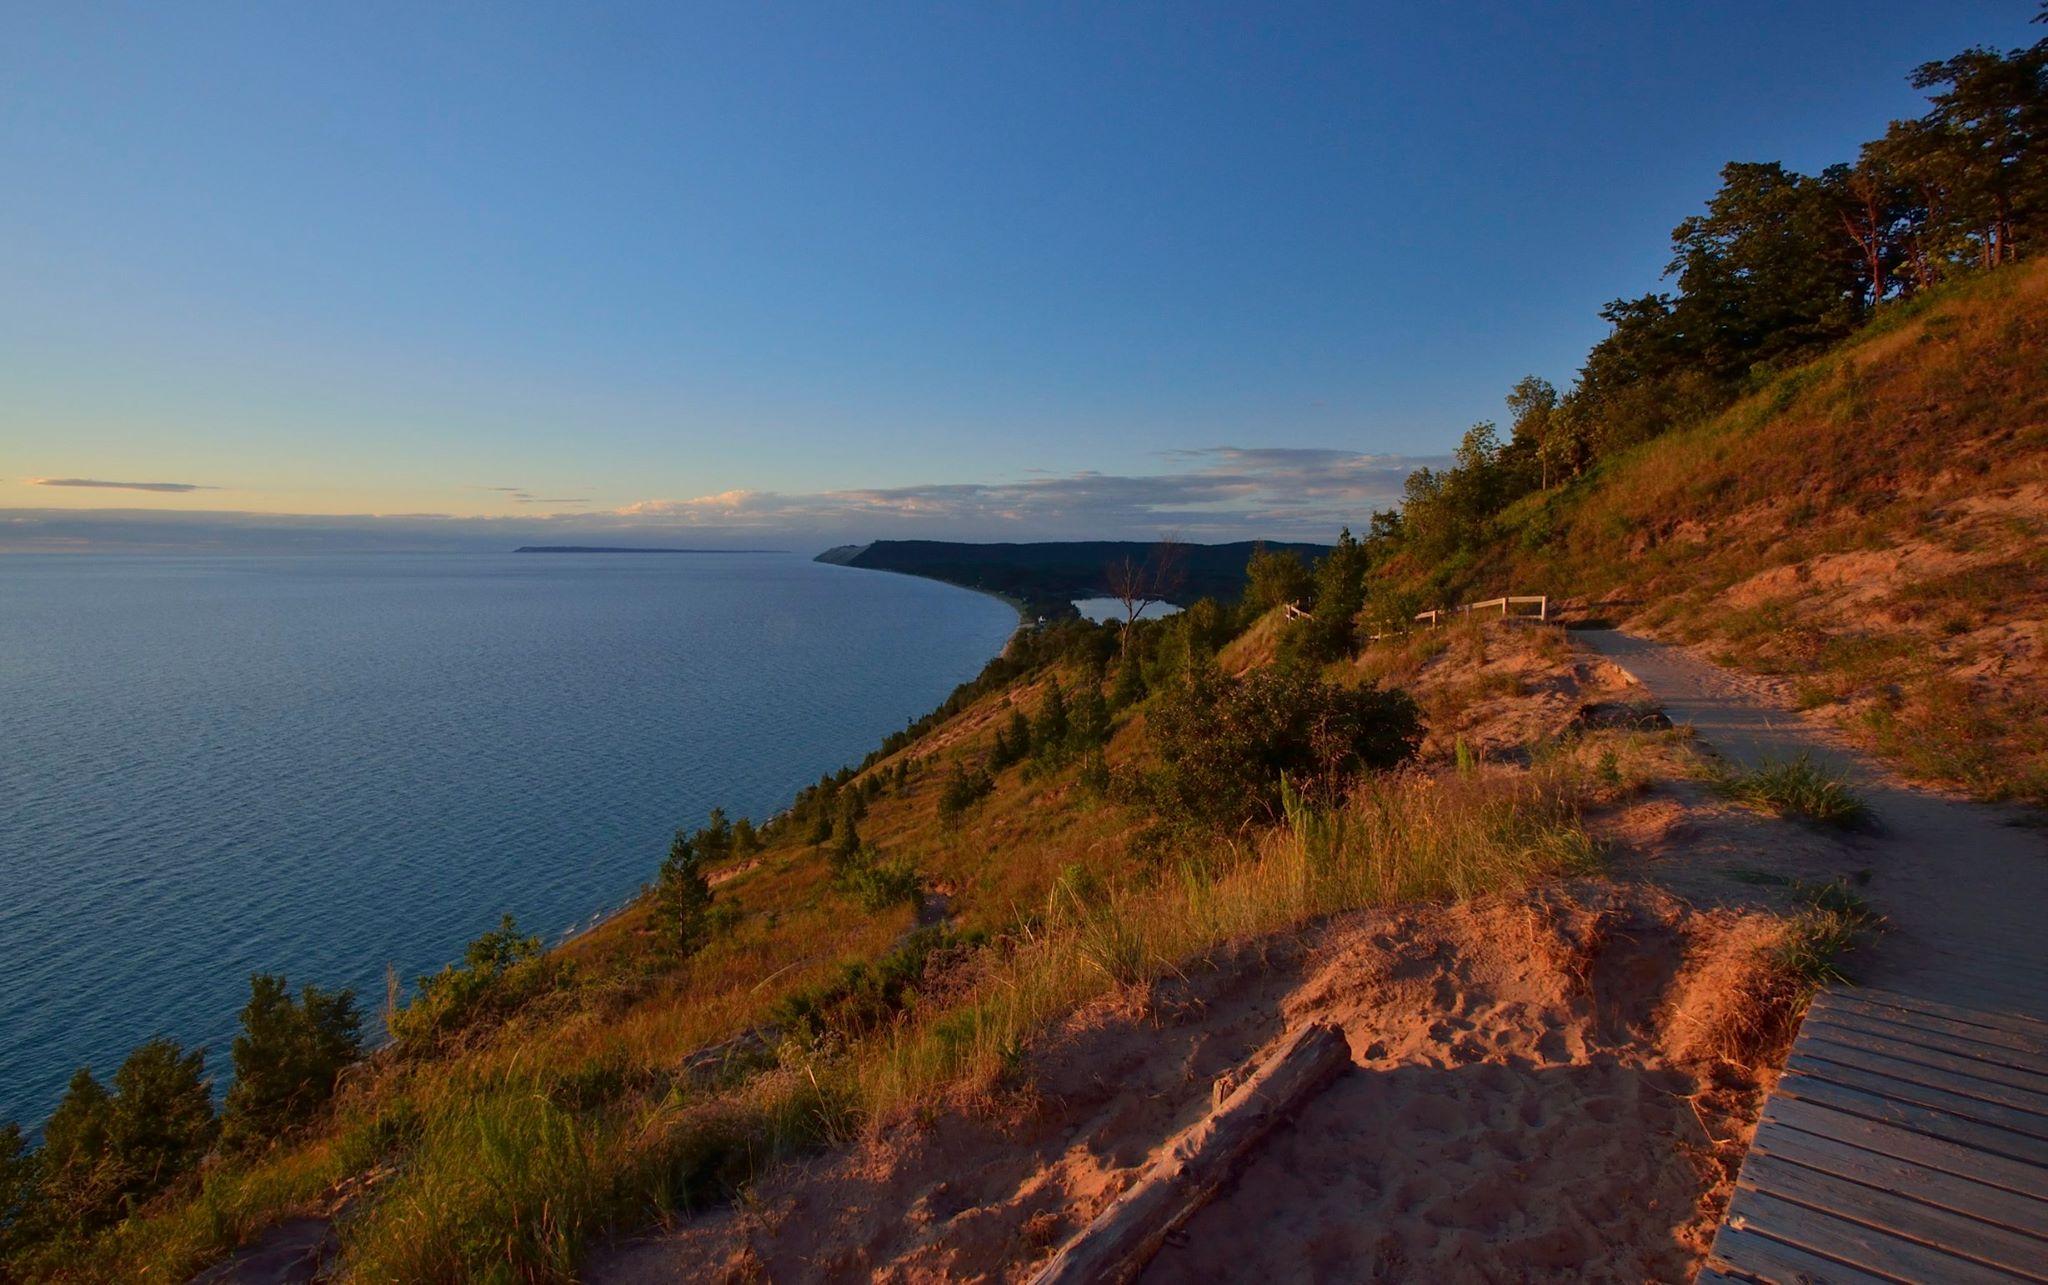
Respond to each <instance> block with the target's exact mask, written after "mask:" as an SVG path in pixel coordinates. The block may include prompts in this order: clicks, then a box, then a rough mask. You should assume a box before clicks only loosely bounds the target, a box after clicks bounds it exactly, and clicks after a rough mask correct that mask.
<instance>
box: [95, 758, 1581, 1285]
mask: <svg viewBox="0 0 2048 1285" xmlns="http://www.w3.org/2000/svg"><path fill="white" fill-rule="evenodd" d="M1592 753H1593V751H1592V749H1590V748H1588V749H1587V750H1585V751H1584V752H1574V751H1565V752H1560V753H1555V754H1551V755H1547V756H1545V757H1544V758H1543V759H1542V760H1540V761H1539V762H1538V763H1537V764H1536V765H1535V766H1534V767H1533V768H1532V769H1530V770H1529V771H1518V770H1514V769H1509V768H1503V767H1494V766H1489V765H1485V764H1478V765H1475V767H1474V769H1473V770H1472V771H1471V772H1470V773H1468V774H1462V775H1453V776H1444V777H1432V776H1428V775H1424V774H1421V773H1401V774H1395V775H1390V776H1385V777H1381V778H1377V779H1374V780H1371V781H1369V782H1367V783H1365V784H1363V785H1362V786H1360V788H1359V789H1358V790H1357V791H1356V793H1355V794H1354V795H1353V796H1352V797H1351V798H1350V799H1349V800H1348V801H1347V802H1346V803H1345V804H1344V805H1342V806H1339V807H1335V808H1327V809H1318V808H1314V807H1310V806H1308V805H1307V804H1305V803H1304V802H1303V801H1302V800H1301V799H1299V798H1297V797H1294V796H1293V795H1292V794H1291V793H1290V794H1289V796H1288V799H1287V805H1286V808H1285V815H1286V821H1285V824H1283V825H1281V826H1278V827H1275V828H1273V829H1272V830H1270V831H1267V832H1264V833H1261V834H1256V835H1252V836H1249V837H1243V838H1240V839H1237V840H1235V841H1227V842H1218V843H1215V844H1213V845H1209V846H1207V847H1205V848H1203V849H1201V850H1198V851H1192V852H1187V853H1184V854H1182V856H1181V858H1180V859H1179V861H1178V865H1177V866H1176V865H1175V864H1173V862H1171V861H1168V862H1167V864H1166V866H1165V867H1164V877H1160V874H1161V872H1160V871H1158V870H1155V871H1153V872H1152V873H1151V874H1149V875H1144V874H1137V873H1133V874H1132V875H1131V877H1129V878H1128V879H1126V880H1125V881H1122V882H1113V881H1107V880H1104V879H1101V878H1098V877H1095V876H1093V875H1091V874H1089V873H1088V872H1087V871H1085V870H1083V869H1078V868H1070V869H1069V870H1068V871H1067V872H1066V873H1064V874H1062V875H1061V876H1060V877H1059V878H1058V879H1056V880H1055V881H1053V885H1052V888H1051V891H1050V892H1049V893H1048V894H1046V896H1045V900H1044V901H1043V903H1042V904H1041V905H1039V906H1037V907H1036V908H1034V909H1032V910H1031V911H1030V913H1027V914H1024V915H1022V916H1020V917H1019V919H1018V921H1017V923H1016V925H1015V926H1014V927H1013V928H1012V929H1011V931H1010V932H1008V933H1007V934H1005V935H1002V936H999V937H998V938H996V939H995V940H994V941H992V942H990V943H989V944H988V945H986V946H983V947H981V948H979V949H975V950H963V951H958V952H949V954H948V958H947V960H946V962H945V965H944V968H945V970H946V971H945V973H944V975H929V974H928V975H927V977H926V978H925V983H924V985H923V986H922V987H921V988H920V989H921V990H922V991H923V995H922V997H921V998H919V999H917V1000H916V1001H915V1002H913V1003H911V1004H910V1005H909V1006H908V1007H907V1008H905V1009H904V1011H903V1012H902V1013H901V1014H899V1015H898V1016H896V1017H894V1018H893V1019H889V1020H887V1021H885V1022H883V1023H882V1024H881V1025H880V1027H879V1028H878V1029H875V1030H873V1031H872V1033H869V1034H865V1035H860V1034H855V1035H853V1036H851V1037H849V1038H848V1039H847V1040H845V1041H839V1040H819V1041H805V1040H802V1039H799V1038H795V1037H794V1036H792V1035H790V1034H788V1033H785V1034H784V1036H783V1038H782V1041H781V1046H780V1048H778V1049H774V1050H773V1052H772V1054H771V1056H770V1058H769V1062H770V1064H769V1065H768V1066H767V1068H766V1069H765V1070H762V1071H759V1072H756V1073H754V1074H752V1075H751V1076H750V1077H749V1078H745V1079H742V1080H741V1081H739V1082H738V1083H727V1084H723V1085H712V1084H703V1083H699V1082H696V1081H693V1080H692V1079H691V1078H690V1077H689V1075H688V1074H686V1073H685V1072H684V1070H683V1067H682V1063H683V1060H684V1058H683V1054H682V1053H680V1052H678V1051H677V1049H678V1044H677V1042H676V1037H675V1036H674V1035H673V1033H666V1034H662V1035H660V1036H659V1038H656V1037H655V1036H653V1035H650V1034H649V1033H648V1032H647V1031H644V1030H642V1029H640V1028H641V1026H642V1025H643V1023H641V1022H640V1021H638V1020H636V1018H635V1016H634V1015H635V1014H640V1013H642V1012H644V1011H645V1010H646V1008H647V1006H646V1005H644V1004H643V1005H640V1006H639V1007H636V1008H634V1009H633V1010H631V1013H630V1014H619V1013H616V1012H614V1010H612V1009H610V1008H608V1007H606V1006H604V1005H598V1004H597V1001H596V1000H595V999H590V1000H589V1001H588V1003H589V1004H591V1005H596V1007H592V1008H591V1009H590V1011H589V1012H584V1011H583V1010H582V1009H581V1008H577V1007H575V1004H576V1003H581V1002H583V1001H577V999H576V997H577V996H579V995H583V994H584V991H585V990H587V989H589V988H588V987H587V986H586V987H584V988H582V989H578V990H577V991H575V992H574V993H573V994H571V993H569V992H564V993H562V995H560V996H558V997H557V998H556V999H555V1000H550V1001H548V1003H547V1004H543V1005H542V1006H541V1009H536V1010H534V1011H531V1012H528V1013H525V1014H524V1015H523V1016H520V1017H516V1018H514V1019H512V1025H511V1027H509V1028H508V1029H507V1030H506V1032H504V1034H503V1037H502V1038H499V1039H495V1040H492V1041H489V1042H486V1043H483V1044H480V1045H479V1046H477V1047H474V1048H470V1049H468V1050H467V1051H464V1052H461V1053H460V1054H459V1055H455V1056H452V1057H449V1058H447V1059H441V1060H430V1061H424V1062H417V1063H404V1064H397V1065H394V1066H393V1067H390V1068H387V1069H386V1070H385V1071H384V1072H383V1077H384V1078H383V1080H382V1081H381V1083H380V1084H379V1085H377V1086H374V1088H373V1087H372V1086H364V1087H363V1088H362V1089H361V1090H360V1091H359V1094H358V1095H357V1096H356V1099H355V1103H354V1104H353V1105H348V1104H345V1106H344V1112H343V1118H342V1119H341V1121H340V1123H339V1124H338V1126H337V1131H336V1133H335V1134H334V1135H332V1138H331V1139H330V1140H329V1141H325V1142H321V1143H319V1144H318V1145H317V1146H315V1147H314V1148H313V1149H312V1150H310V1151H306V1152H303V1153H294V1158H289V1159H288V1158H286V1157H280V1158H279V1160H278V1162H276V1163H270V1164H267V1165H265V1166H260V1167H258V1168H257V1169H255V1170H253V1171H252V1172H251V1173H249V1174H247V1175H239V1176H238V1175H234V1174H229V1173H222V1174H219V1175H215V1176H213V1177H211V1178H210V1179H209V1180H208V1183H207V1186H206V1189H205V1195H204V1196H203V1197H202V1198H201V1199H200V1200H198V1201H195V1202H192V1203H190V1204H188V1205H187V1206H185V1207H184V1208H183V1209H181V1210H180V1211H179V1213H178V1214H177V1216H176V1217H175V1218H170V1219H159V1220H155V1221H153V1222H150V1223H145V1224H139V1225H138V1226H140V1227H150V1228H152V1229H153V1231H152V1232H151V1235H152V1236H154V1237H156V1239H155V1241H154V1243H152V1244H151V1245H148V1246H143V1245H141V1244H139V1243H134V1242H131V1243H130V1244H129V1245H128V1246H127V1250H128V1251H129V1252H125V1253H122V1254H119V1255H118V1256H117V1257H118V1261H120V1262H121V1263H123V1264H134V1263H137V1262H143V1261H155V1262H162V1263H168V1264H182V1265H184V1266H190V1265H192V1264H194V1263H195V1262H198V1261H203V1259H204V1257H205V1255H206V1253H207V1252H208V1250H209V1249H214V1250H217V1248H218V1247H221V1246H224V1245H231V1244H233V1243H236V1241H238V1240H239V1239H241V1238H243V1237H244V1236H246V1235H247V1234H248V1232H250V1231H251V1230H253V1229H254V1228H255V1227H258V1226H260V1225H262V1223H263V1222H264V1221H267V1220H268V1219H269V1218H274V1217H275V1216H277V1213H278V1212H279V1211H280V1210H281V1209H283V1208H289V1207H293V1206H298V1207H305V1206H306V1205H309V1204H312V1203H315V1202H316V1200H318V1199H319V1198H321V1196H322V1192H323V1188H326V1187H327V1186H328V1184H330V1183H332V1182H333V1181H334V1180H335V1179H337V1178H340V1177H344V1176H350V1175H359V1174H363V1173H366V1172H371V1171H375V1172H378V1173H380V1174H382V1175H383V1179H382V1181H380V1182H379V1183H378V1184H377V1185H376V1187H375V1188H374V1193H373V1195H372V1196H371V1197H370V1198H368V1199H366V1200H364V1201H362V1202H360V1205H359V1208H357V1209H356V1210H355V1211H354V1212H352V1213H351V1214H350V1215H348V1217H347V1218H346V1219H345V1220H344V1223H343V1228H342V1230H343V1242H344V1251H343V1260H342V1268H343V1273H344V1275H345V1277H346V1278H347V1279H352V1280H367V1281H384V1280H405V1281H426V1282H433V1281H458V1280H486V1281H491V1280H501V1281H560V1280H568V1279H572V1278H573V1277H574V1274H575V1272H576V1269H577V1265H578V1263H579V1261H580V1259H581V1257H582V1255H583V1253H584V1251H585V1248H586V1246H587V1244H588V1243H589V1242H590V1240H591V1239H592V1238H593V1237H597V1236H601V1235H603V1234H605V1233H606V1232H607V1230H609V1229H614V1228H628V1227H641V1226H645V1225H646V1224H648V1223H649V1222H652V1221H655V1220H658V1219H660V1218H662V1217H664V1216H666V1215H667V1214H669V1213H670V1212H672V1211H676V1210H684V1209H689V1208H692V1207H696V1206H698V1205H701V1204H702V1203H704V1202H706V1201H714V1200H721V1199H726V1198H730V1197H731V1196H733V1195H734V1194H736V1193H737V1192H739V1191H740V1190H743V1189H744V1187H745V1185H746V1184H747V1183H748V1182H749V1181H750V1180H751V1179H753V1178H754V1177H755V1176H757V1175H758V1174H760V1173H761V1172H762V1171H763V1170H764V1169H765V1168H767V1167H769V1166H771V1165H773V1164H775V1163H777V1162H779V1161H781V1160H784V1159H786V1158H788V1157H790V1156H792V1155H795V1154H798V1153H801V1152H803V1151H805V1150H808V1149H815V1148H817V1147H820V1146H830V1145H835V1144H839V1143H843V1142H845V1141H847V1140H848V1139H851V1138H853V1137H856V1136H858V1135H859V1134H860V1133H861V1131H863V1130H866V1129H871V1128H874V1127H876V1126H878V1125H879V1124H881V1123H883V1122H886V1121H889V1120H893V1119H900V1118H903V1117H905V1116H906V1115H908V1114H910V1113H913V1112H918V1111H923V1110H928V1109H931V1108H934V1107H936V1106H938V1105H940V1104H943V1103H945V1102H948V1101H959V1100H968V1099H976V1098H980V1097H982V1096H984V1095H986V1094H987V1093H988V1092H989V1090H990V1089H991V1088H992V1087H993V1086H996V1085H997V1084H999V1083H1000V1082H1001V1081H1002V1079H1003V1077H1004V1076H1005V1075H1006V1074H1008V1073H1009V1072H1011V1071H1012V1070H1013V1069H1014V1068H1015V1067H1016V1066H1017V1065H1018V1062H1019V1058H1020V1056H1021V1054H1022V1051H1023V1050H1024V1049H1025V1048H1026V1047H1027V1046H1028V1044H1029V1041H1030V1040H1031V1039H1032V1038H1033V1037H1034V1035H1036V1034H1038V1033H1039V1032H1041V1031H1043V1030H1044V1029H1046V1027H1047V1026H1048V1025H1049V1024H1050V1023H1052V1022H1054V1021H1056V1020H1057V1019H1059V1018H1060V1017H1061V1016H1063V1015H1065V1014H1068V1013H1071V1012H1073V1011H1074V1010H1075V1009H1076V1008H1078V1007H1079V1006H1081V1005H1083V1004H1086V1003H1087V1002H1089V1001H1090V1000H1091V999H1094V998H1096V997H1099V996H1103V995H1107V994H1110V993H1113V992H1116V991H1119V990H1124V989H1130V988H1138V987H1142V986H1145V985H1146V984H1148V983H1150V982H1151V981H1152V980H1154V979H1156V978H1158V977H1160V976H1162V975H1166V974H1169V973H1171V972H1173V971H1174V970H1175V969H1177V968H1179V967H1181V966H1184V965H1185V964H1186V963H1187V962H1188V961H1190V960H1192V959H1196V958H1199V957H1200V956H1201V955H1202V954H1203V953H1204V952H1206V951H1209V950H1212V949H1213V948H1215V947H1217V946H1218V945H1220V944H1222V943H1224V942H1227V941H1230V940H1233V939H1240V938H1245V937H1251V936H1256V935H1261V934H1267V933H1272V932H1276V931H1281V930H1285V929H1289V928H1293V927H1296V926H1298V925H1300V924H1302V923H1304V922H1307V921H1311V920H1314V919H1316V918H1318V917H1320V916H1325V915H1329V914H1332V913H1336V912H1340V911H1345V910H1349V909H1353V908H1358V907H1365V906H1374V905H1382V904H1387V903H1390V902H1397V901H1411V900H1417V899H1432V900H1447V899H1454V898H1463V897H1472V896H1478V895H1482V894H1485V893H1489V892H1494V891H1497V890H1502V889H1508V888H1514V887H1519V886H1522V885H1525V884H1527V883H1529V882H1531V881H1534V880H1540V879H1543V878H1547V877H1551V876H1554V875H1559V874H1565V873H1572V872H1578V871H1582V870H1586V869H1588V868H1590V867H1591V866H1592V865H1593V864H1594V862H1595V860H1596V857H1597V853H1596V851H1595V846H1594V844H1593V843H1592V841H1591V840H1590V839H1589V838H1588V837H1587V835H1586V833H1585V831H1584V830H1583V829H1582V828H1581V826H1580V824H1579V820H1578V814H1579V810H1580V807H1581V806H1582V804H1584V803H1585V802H1586V801H1588V800H1589V799H1591V798H1594V797H1596V796H1597V795H1599V794H1600V792H1601V791H1602V790H1603V789H1604V788H1605V787H1603V786H1602V785H1601V783H1600V781H1599V777H1598V774H1597V773H1596V772H1595V771H1593V770H1592V769H1591V768H1590V767H1589V766H1588V765H1587V764H1588V763H1590V761H1591V755H1592ZM1581 760H1585V761H1584V762H1582V761H1581ZM890 922H891V923H893V922H895V920H894V919H891V920H890ZM874 929H875V931H876V932H877V933H878V934H879V933H883V932H886V931H888V929H887V928H886V926H885V925H883V924H881V923H879V922H878V923H877V924H875V925H874ZM730 948H731V950H733V951H734V952H735V953H736V959H738V958H741V957H751V948H752V943H751V942H750V941H748V940H747V939H746V937H745V934H744V933H743V934H741V939H740V940H736V941H735V942H733V943H730ZM726 949H727V947H725V946H721V947H720V950H719V951H714V952H712V953H711V954H712V955H714V956H715V955H718V954H720V952H722V951H724V950H726ZM831 958H832V956H830V955H829V954H828V955H826V956H824V957H823V958H821V959H820V960H819V961H818V963H817V965H816V968H815V969H813V968H812V967H811V966H809V965H807V966H806V967H805V968H804V969H801V970H798V971H797V972H794V973H791V974H789V975H788V977H787V978H786V979H783V981H779V982H778V986H780V985H782V984H783V982H787V983H788V984H791V985H814V984H816V983H817V982H818V981H819V980H820V978H821V977H825V976H829V970H830V969H831V968H833V967H836V965H833V964H832V963H831V962H830V960H831ZM734 966H737V963H735V965H734ZM690 967H691V968H692V969H698V968H703V969H714V968H716V969H720V970H722V969H723V968H724V967H725V965H724V964H722V963H720V961H719V959H717V958H711V957H708V956H707V957H705V958H700V959H697V960H693V961H691V964H690ZM817 970H826V971H825V972H820V971H817ZM774 971H775V970H769V969H763V970H761V973H760V974H759V975H761V976H763V977H765V976H767V974H769V973H771V972H774ZM741 989H742V990H744V989H746V988H744V987H742V988H741ZM775 997H776V992H775V991H772V990H771V991H762V992H761V994H760V995H759V996H758V997H757V1000H758V1002H759V1003H760V1004H761V1005H762V1006H763V1011H768V1010H769V1009H772V1005H773V1002H774V1001H775ZM675 998H676V1001H677V1002H678V1003H682V1002H683V1001H682V997H681V993H680V992H677V993H676V996H675ZM550 1004H558V1005H559V1006H561V1007H562V1009H563V1011H562V1012H561V1013H559V1014H553V1015H550V1014H551V1013H552V1010H551V1009H549V1007H548V1006H549V1005H550ZM659 1007H661V1008H662V1010H663V1011H664V1012H666V1011H668V1010H669V1008H670V1006H669V1005H668V1004H666V1003H664V1004H662V1005H660V1006H659ZM686 1007H687V1006H686ZM542 1010H547V1011H542ZM608 1014H610V1015H608ZM756 1020H759V1019H756ZM687 1025H688V1026H690V1027H691V1028H692V1029H696V1028H697V1027H699V1026H702V1027H703V1028H704V1029H707V1030H708V1029H713V1026H714V1025H715V1024H712V1023H710V1021H709V1018H708V1017H707V1018H705V1019H704V1020H703V1021H701V1022H700V1021H695V1020H693V1021H691V1022H689V1023H687ZM684 1052H687V1050H684ZM358 1110H360V1112H361V1114H362V1118H361V1119H360V1120H356V1119H352V1117H351V1113H352V1112H355V1111H358ZM109 1261H114V1260H111V1259H110V1260H109ZM107 1274H108V1275H109V1276H111V1277H118V1276H120V1275H122V1273H121V1272H120V1271H118V1270H116V1271H110V1272H108V1273H107ZM131 1276H132V1274H131Z"/></svg>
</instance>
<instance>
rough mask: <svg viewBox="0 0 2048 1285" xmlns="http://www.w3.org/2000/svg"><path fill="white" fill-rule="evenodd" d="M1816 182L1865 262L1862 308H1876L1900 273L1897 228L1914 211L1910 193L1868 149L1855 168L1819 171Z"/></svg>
mask: <svg viewBox="0 0 2048 1285" xmlns="http://www.w3.org/2000/svg"><path fill="white" fill-rule="evenodd" d="M1820 181H1821V186H1822V187H1823V189H1825V190H1826V191H1827V193H1828V195H1829V198H1830V199H1831V201H1832V202H1833V205H1834V209H1835V217H1836V218H1837V219H1839V220H1840V221H1841V225H1842V234H1843V235H1844V236H1846V237H1847V238H1848V239H1849V244H1850V245H1851V246H1853V247H1855V251H1856V254H1857V256H1858V257H1859V258H1861V259H1862V260H1863V280H1864V284H1865V288H1866V289H1867V290H1868V292H1869V293H1868V296H1867V297H1866V298H1865V300H1864V306H1865V308H1866V310H1867V309H1869V308H1875V307H1876V306H1877V305H1878V304H1880V303H1882V302H1884V297H1885V295H1886V294H1887V293H1889V292H1890V290H1891V288H1892V284H1893V279H1894V276H1895V274H1896V271H1897V268H1898V263H1899V259H1900V241H1901V237H1900V229H1901V225H1902V224H1904V223H1906V222H1907V220H1908V218H1909V215H1910V213H1911V210H1912V197H1911V193H1910V190H1909V189H1908V188H1907V186H1906V184H1905V182H1904V181H1903V180H1902V179H1901V178H1900V177H1899V175H1898V174H1897V173H1896V172H1895V171H1894V170H1893V169H1892V167H1891V165H1890V164H1889V163H1888V162H1887V161H1886V160H1885V157H1884V155H1883V154H1882V152H1874V151H1873V150H1872V149H1871V148H1869V147H1865V148H1864V149H1863V155H1862V157H1861V159H1859V160H1858V161H1857V162H1856V163H1855V164H1854V165H1830V166H1828V167H1827V168H1826V169H1825V170H1822V171H1821V176H1820Z"/></svg>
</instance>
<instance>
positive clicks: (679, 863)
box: [654, 830, 711, 958]
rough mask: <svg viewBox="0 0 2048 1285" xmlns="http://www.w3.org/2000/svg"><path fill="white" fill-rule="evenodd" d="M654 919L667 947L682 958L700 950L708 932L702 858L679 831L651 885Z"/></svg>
mask: <svg viewBox="0 0 2048 1285" xmlns="http://www.w3.org/2000/svg"><path fill="white" fill-rule="evenodd" d="M654 917H655V922H656V923H657V924H658V925H659V926H660V928H661V930H662V933H663V935H664V936H665V937H666V938H667V939H668V942H669V945H670V946H672V947H673V948H674V949H675V950H676V952H677V953H678V954H680V955H682V956H683V957H684V958H688V957H689V956H691V955H694V954H696V953H697V952H698V951H700V950H702V949H703V948H704V943H705V940H706V939H707V938H708V937H709V936H710V929H711V881H710V880H709V879H706V878H705V877H704V858H703V855H702V854H701V853H700V852H698V850H697V848H696V845H695V844H693V843H692V842H691V841H690V836H689V835H687V834H685V833H683V832H682V831H681V830H678V831H676V835H675V838H674V839H672V840H670V841H669V845H668V856H667V857H666V858H665V859H663V861H662V863H661V871H660V873H659V874H658V875H657V876H656V878H655V884H654Z"/></svg>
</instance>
